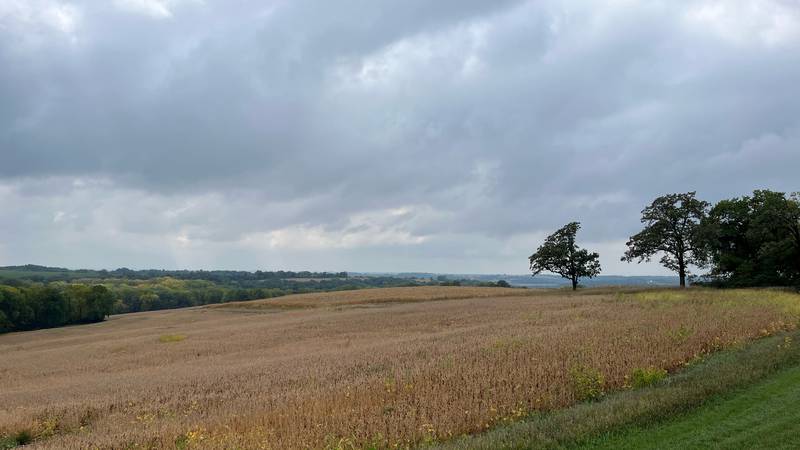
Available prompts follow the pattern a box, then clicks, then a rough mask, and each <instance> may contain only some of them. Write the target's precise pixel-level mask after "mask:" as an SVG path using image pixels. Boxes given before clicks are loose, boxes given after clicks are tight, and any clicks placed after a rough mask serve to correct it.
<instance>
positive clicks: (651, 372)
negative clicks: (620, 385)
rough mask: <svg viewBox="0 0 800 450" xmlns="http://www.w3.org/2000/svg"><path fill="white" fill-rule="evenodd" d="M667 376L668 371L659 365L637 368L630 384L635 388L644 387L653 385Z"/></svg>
mask: <svg viewBox="0 0 800 450" xmlns="http://www.w3.org/2000/svg"><path fill="white" fill-rule="evenodd" d="M666 377H667V371H666V370H664V369H659V368H657V367H649V368H645V369H635V370H634V371H633V373H632V374H631V378H630V385H631V387H633V388H635V389H638V388H643V387H647V386H652V385H653V384H655V383H657V382H659V381H661V380H663V379H664V378H666Z"/></svg>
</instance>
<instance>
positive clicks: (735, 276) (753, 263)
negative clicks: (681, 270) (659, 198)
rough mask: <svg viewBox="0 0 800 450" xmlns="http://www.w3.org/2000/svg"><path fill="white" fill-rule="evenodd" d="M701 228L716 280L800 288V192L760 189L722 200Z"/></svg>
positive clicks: (736, 284) (718, 282) (740, 284)
mask: <svg viewBox="0 0 800 450" xmlns="http://www.w3.org/2000/svg"><path fill="white" fill-rule="evenodd" d="M702 232H703V239H704V242H705V244H706V247H707V249H708V251H709V253H710V255H711V261H712V270H711V273H710V274H709V278H711V279H712V280H713V281H714V283H715V284H719V285H724V286H792V285H795V286H800V197H798V194H794V195H793V196H789V197H787V196H786V194H784V193H782V192H772V191H766V190H762V191H755V192H753V195H752V196H744V197H741V198H733V199H730V200H723V201H720V202H719V203H717V204H716V205H715V206H714V207H713V208H711V211H710V212H709V214H708V217H707V219H706V220H704V221H703V227H702Z"/></svg>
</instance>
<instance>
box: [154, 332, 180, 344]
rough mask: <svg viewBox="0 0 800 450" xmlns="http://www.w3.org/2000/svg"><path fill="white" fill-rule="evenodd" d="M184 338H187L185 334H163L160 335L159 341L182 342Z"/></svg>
mask: <svg viewBox="0 0 800 450" xmlns="http://www.w3.org/2000/svg"><path fill="white" fill-rule="evenodd" d="M184 339H186V336H185V335H183V334H164V335H162V336H159V338H158V342H161V343H165V344H166V343H169V342H180V341H182V340H184Z"/></svg>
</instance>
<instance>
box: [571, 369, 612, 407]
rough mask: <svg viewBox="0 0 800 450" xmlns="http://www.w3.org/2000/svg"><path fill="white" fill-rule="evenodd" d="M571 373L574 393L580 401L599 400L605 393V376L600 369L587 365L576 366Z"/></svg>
mask: <svg viewBox="0 0 800 450" xmlns="http://www.w3.org/2000/svg"><path fill="white" fill-rule="evenodd" d="M569 374H570V378H571V379H572V389H573V393H574V394H575V398H577V399H578V400H579V401H584V400H590V401H591V400H597V399H599V398H600V397H602V396H603V395H605V391H604V390H603V387H604V386H605V377H604V376H603V374H602V373H600V371H599V370H597V369H593V368H591V367H587V366H575V367H573V368H572V369H571V370H570V372H569Z"/></svg>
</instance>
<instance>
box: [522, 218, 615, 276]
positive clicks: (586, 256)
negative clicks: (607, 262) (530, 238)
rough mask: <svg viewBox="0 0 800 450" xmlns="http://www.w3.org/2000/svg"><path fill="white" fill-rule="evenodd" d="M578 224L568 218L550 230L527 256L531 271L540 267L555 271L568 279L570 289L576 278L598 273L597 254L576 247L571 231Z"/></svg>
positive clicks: (537, 272) (536, 270)
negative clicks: (557, 227) (565, 221)
mask: <svg viewBox="0 0 800 450" xmlns="http://www.w3.org/2000/svg"><path fill="white" fill-rule="evenodd" d="M580 228H581V224H580V223H579V222H571V223H568V224H567V225H564V227H562V228H561V229H560V230H558V231H556V232H555V233H553V234H551V235H550V236H548V237H547V239H545V241H544V243H543V244H542V245H541V246H540V247H539V248H538V249H537V250H536V253H534V254H533V255H531V256H530V257H529V258H528V261H529V262H530V268H531V271H532V272H533V275H534V276H535V275H537V274H539V273H541V272H543V271H547V272H552V273H557V274H559V275H561V276H562V277H564V278H566V279H568V280H570V281H571V282H572V290H575V289H577V288H578V279H579V278H583V277H588V278H593V277H595V276H597V275H598V274H599V273H600V261H599V258H600V256H599V255H598V254H597V253H589V251H588V250H586V249H583V248H578V245H577V244H576V243H575V235H576V234H577V233H578V230H579V229H580Z"/></svg>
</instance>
